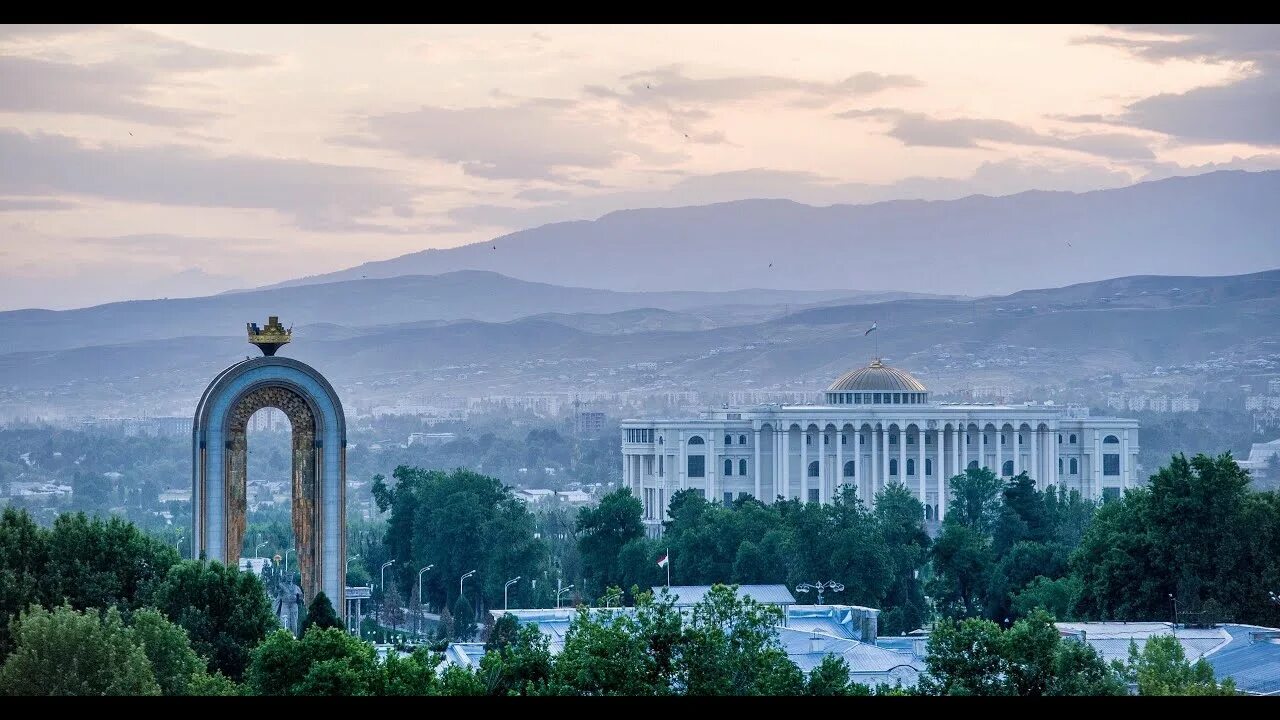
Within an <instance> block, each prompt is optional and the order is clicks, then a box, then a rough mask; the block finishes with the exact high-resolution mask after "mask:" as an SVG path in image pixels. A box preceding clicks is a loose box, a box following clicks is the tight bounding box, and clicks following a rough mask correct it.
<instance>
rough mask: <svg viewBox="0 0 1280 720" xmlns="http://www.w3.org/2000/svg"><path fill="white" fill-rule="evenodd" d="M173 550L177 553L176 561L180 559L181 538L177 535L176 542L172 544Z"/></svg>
mask: <svg viewBox="0 0 1280 720" xmlns="http://www.w3.org/2000/svg"><path fill="white" fill-rule="evenodd" d="M173 549H174V550H177V551H178V559H179V560H181V559H182V536H181V535H179V536H178V539H177V541H176V542H174V543H173Z"/></svg>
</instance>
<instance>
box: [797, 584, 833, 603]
mask: <svg viewBox="0 0 1280 720" xmlns="http://www.w3.org/2000/svg"><path fill="white" fill-rule="evenodd" d="M810 590H813V591H815V592H817V593H818V604H819V605H821V604H822V594H823V593H824V592H826V591H827V590H830V591H831V592H841V591H843V590H844V585H843V584H841V583H838V582H836V581H835V580H828V581H826V582H821V583H800V584H799V585H797V586H796V592H802V593H807V592H809V591H810Z"/></svg>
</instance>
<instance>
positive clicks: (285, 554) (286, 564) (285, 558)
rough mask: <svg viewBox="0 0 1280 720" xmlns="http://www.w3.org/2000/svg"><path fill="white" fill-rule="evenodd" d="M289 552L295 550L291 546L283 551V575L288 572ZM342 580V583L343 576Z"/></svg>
mask: <svg viewBox="0 0 1280 720" xmlns="http://www.w3.org/2000/svg"><path fill="white" fill-rule="evenodd" d="M291 552H295V551H294V549H293V548H289V549H288V550H285V551H284V574H285V575H288V574H289V553H291ZM342 582H343V583H344V584H345V583H346V582H347V581H346V578H345V577H344V578H343V580H342Z"/></svg>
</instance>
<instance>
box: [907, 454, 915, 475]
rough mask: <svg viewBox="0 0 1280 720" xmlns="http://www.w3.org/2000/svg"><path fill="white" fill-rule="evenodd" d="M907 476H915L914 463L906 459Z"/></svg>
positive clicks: (912, 460) (910, 459)
mask: <svg viewBox="0 0 1280 720" xmlns="http://www.w3.org/2000/svg"><path fill="white" fill-rule="evenodd" d="M907 474H908V475H915V474H916V461H915V460H914V459H912V458H908V459H907Z"/></svg>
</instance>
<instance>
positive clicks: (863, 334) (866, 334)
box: [862, 322, 876, 337]
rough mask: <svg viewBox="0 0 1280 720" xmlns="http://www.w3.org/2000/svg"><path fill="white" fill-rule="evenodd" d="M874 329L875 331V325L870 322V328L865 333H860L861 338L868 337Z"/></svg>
mask: <svg viewBox="0 0 1280 720" xmlns="http://www.w3.org/2000/svg"><path fill="white" fill-rule="evenodd" d="M875 329H876V324H875V323H874V322H872V323H871V327H869V328H867V331H866V332H864V333H862V337H866V336H868V335H870V334H871V331H872V330H875Z"/></svg>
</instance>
